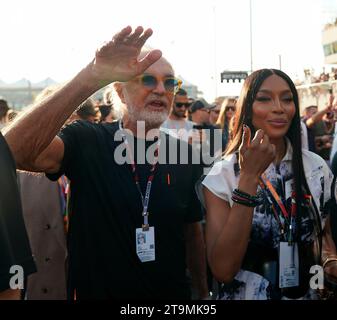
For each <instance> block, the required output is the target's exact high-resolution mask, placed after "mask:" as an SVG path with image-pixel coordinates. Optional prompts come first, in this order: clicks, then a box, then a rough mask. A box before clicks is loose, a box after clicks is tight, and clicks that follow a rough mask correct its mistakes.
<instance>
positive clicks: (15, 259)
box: [0, 133, 36, 291]
mask: <svg viewBox="0 0 337 320" xmlns="http://www.w3.org/2000/svg"><path fill="white" fill-rule="evenodd" d="M15 265H17V266H21V267H22V268H23V271H24V276H25V277H27V276H28V275H29V274H31V273H33V272H35V271H36V269H35V264H34V261H33V257H32V253H31V250H30V246H29V242H28V237H27V233H26V229H25V225H24V220H23V216H22V208H21V201H20V195H19V191H18V185H17V180H16V168H15V162H14V159H13V157H12V155H11V153H10V150H9V148H8V145H7V143H6V141H5V139H4V138H3V136H2V134H1V133H0V291H4V290H6V289H9V287H10V286H9V282H10V278H11V277H13V276H14V275H18V273H17V271H16V270H14V273H10V268H11V267H12V266H15Z"/></svg>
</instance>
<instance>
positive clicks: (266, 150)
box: [239, 126, 276, 179]
mask: <svg viewBox="0 0 337 320" xmlns="http://www.w3.org/2000/svg"><path fill="white" fill-rule="evenodd" d="M243 130H244V131H243V136H242V142H241V145H240V148H239V164H240V175H247V176H249V177H252V178H253V179H258V178H259V177H260V176H261V174H262V173H263V172H264V171H265V170H266V169H267V168H268V166H269V165H270V163H271V162H272V161H273V160H274V159H275V155H276V153H275V145H273V144H271V143H270V142H269V137H268V136H267V135H266V134H265V133H264V131H263V130H257V131H256V134H255V136H254V138H253V140H252V141H250V139H251V131H250V128H249V127H248V126H244V128H243Z"/></svg>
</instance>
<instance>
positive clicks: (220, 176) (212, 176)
mask: <svg viewBox="0 0 337 320" xmlns="http://www.w3.org/2000/svg"><path fill="white" fill-rule="evenodd" d="M235 159H236V157H235V155H230V156H228V157H226V158H224V159H222V160H221V161H218V162H216V163H215V164H214V165H213V167H212V169H211V170H210V172H209V173H208V174H207V176H206V177H205V178H204V180H203V181H202V183H201V184H202V186H204V187H206V188H207V189H208V190H209V191H211V192H212V193H213V194H214V195H216V196H217V197H219V198H221V199H223V200H225V201H227V202H229V204H230V205H231V206H232V205H233V202H232V199H231V198H232V192H233V190H234V189H235V188H236V187H237V185H238V178H237V177H236V176H235V170H234V164H235ZM199 190H200V189H199ZM199 193H200V191H199ZM199 198H200V197H199Z"/></svg>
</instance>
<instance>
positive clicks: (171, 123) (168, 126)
mask: <svg viewBox="0 0 337 320" xmlns="http://www.w3.org/2000/svg"><path fill="white" fill-rule="evenodd" d="M189 106H190V102H189V100H188V96H187V92H186V91H185V90H184V89H179V91H178V92H177V93H176V95H175V98H174V102H173V105H172V109H171V111H170V114H169V116H168V118H167V119H166V121H165V122H164V123H163V124H162V125H161V129H162V130H163V131H165V132H166V133H168V134H170V135H171V136H173V137H175V138H177V139H182V140H184V141H188V138H189V137H190V136H191V135H192V129H193V124H194V123H193V122H192V121H189V120H187V118H186V116H187V111H188V108H189Z"/></svg>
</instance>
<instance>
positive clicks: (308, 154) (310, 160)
mask: <svg viewBox="0 0 337 320" xmlns="http://www.w3.org/2000/svg"><path fill="white" fill-rule="evenodd" d="M302 159H303V165H304V167H305V168H308V169H309V168H313V169H314V168H316V167H323V168H326V169H329V167H328V165H327V163H326V161H325V160H324V159H323V158H322V157H321V156H319V155H318V154H316V153H314V152H312V151H309V150H306V149H302Z"/></svg>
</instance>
